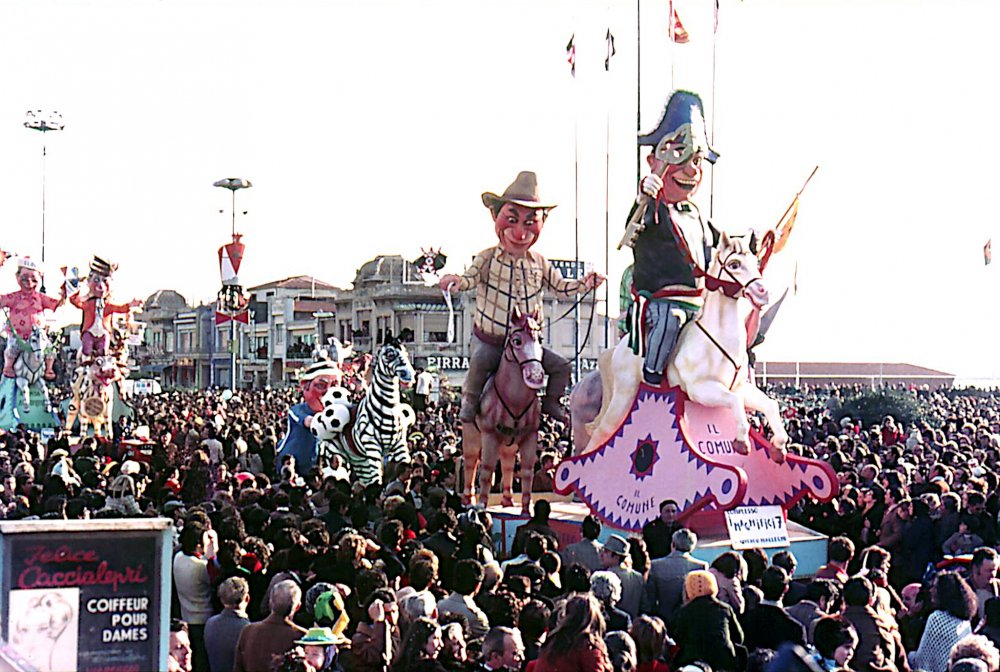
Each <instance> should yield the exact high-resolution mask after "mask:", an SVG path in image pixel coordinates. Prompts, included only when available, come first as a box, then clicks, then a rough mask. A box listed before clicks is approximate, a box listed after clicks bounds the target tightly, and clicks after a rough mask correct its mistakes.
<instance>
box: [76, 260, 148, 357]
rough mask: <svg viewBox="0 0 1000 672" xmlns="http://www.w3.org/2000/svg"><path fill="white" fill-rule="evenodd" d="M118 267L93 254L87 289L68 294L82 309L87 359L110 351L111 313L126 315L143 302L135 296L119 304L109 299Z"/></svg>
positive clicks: (81, 340) (83, 352)
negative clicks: (113, 277)
mask: <svg viewBox="0 0 1000 672" xmlns="http://www.w3.org/2000/svg"><path fill="white" fill-rule="evenodd" d="M117 269H118V265H117V264H112V263H109V262H107V261H104V260H103V259H101V258H100V257H94V260H93V261H91V262H90V274H89V275H88V276H87V292H86V294H85V295H84V296H81V294H83V292H79V291H78V292H76V293H75V294H73V295H72V296H70V297H69V302H70V303H72V304H73V305H74V306H76V307H77V308H79V309H80V310H82V311H83V323H82V324H81V326H80V342H81V344H82V346H81V348H80V351H81V353H82V354H83V356H84V357H86V358H88V359H89V358H91V357H96V356H99V355H106V354H108V345H109V343H110V340H111V331H112V325H111V316H112V315H114V314H116V313H118V314H124V315H127V314H128V312H129V311H130V310H131V309H132V308H140V307H142V301H139V300H138V299H134V300H132V301H131V302H129V303H124V304H116V303H111V302H110V301H108V296H109V295H110V294H111V287H110V281H111V275H112V273H114V272H115V271H116V270H117Z"/></svg>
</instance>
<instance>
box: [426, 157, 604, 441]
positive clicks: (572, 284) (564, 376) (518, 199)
mask: <svg viewBox="0 0 1000 672" xmlns="http://www.w3.org/2000/svg"><path fill="white" fill-rule="evenodd" d="M482 199H483V205H485V206H486V207H487V208H489V210H490V213H491V214H492V216H493V223H494V230H495V231H496V235H497V238H499V244H498V245H495V246H493V247H489V248H487V249H485V250H483V251H482V252H480V253H479V254H477V255H476V256H475V258H474V259H473V260H472V264H471V265H470V266H469V268H468V269H467V270H466V271H465V272H464V273H463V274H462V275H454V274H447V275H444V276H443V277H442V278H441V281H440V283H439V284H440V286H441V289H443V290H445V291H451V292H459V291H465V290H469V289H474V290H475V291H476V313H475V318H474V320H473V330H472V331H473V335H472V347H471V352H470V357H469V371H468V373H467V374H466V377H465V383H464V385H463V386H462V408H461V412H460V414H459V417H460V419H461V420H462V422H464V423H471V422H473V421H474V420H475V417H476V410H477V406H478V404H479V399H480V396H481V395H482V393H483V386H484V384H485V383H486V379H487V377H489V375H490V374H491V373H492V372H493V371H495V370H496V368H497V365H498V364H499V363H500V357H501V355H502V354H503V346H504V339H505V337H506V335H507V331H508V325H509V320H510V315H511V313H512V311H513V310H514V308H515V307H516V308H517V309H519V310H520V311H521V313H523V314H524V315H534V316H535V319H537V320H538V321H540V322H541V321H543V317H542V315H543V302H542V291H543V290H544V289H548V290H549V291H551V292H554V293H555V294H556V295H558V296H562V297H570V296H574V295H576V294H579V293H582V292H586V291H589V290H592V289H594V288H596V287H597V286H599V285H600V284H601V282H603V281H604V276H602V275H599V274H597V273H593V272H591V273H588V274H587V275H586V276H585V277H583V278H582V279H571V280H567V279H566V278H564V277H563V276H562V273H560V272H559V270H558V269H557V268H555V267H554V266H552V265H551V264H549V262H548V260H547V259H545V257H543V256H542V255H541V254H539V253H538V252H533V251H532V250H531V247H532V246H533V245H534V244H535V243H536V242H537V241H538V237H539V236H540V235H541V233H542V227H543V226H544V224H545V219H546V218H547V216H548V213H549V212H550V211H551V210H552V209H553V208H554V207H556V206H555V205H552V204H548V203H546V202H545V201H543V200H542V198H541V197H540V196H539V190H538V179H537V177H536V175H535V173H532V172H529V171H523V172H521V173H519V174H518V176H517V178H516V179H515V180H514V181H513V182H512V183H511V184H510V186H508V187H507V189H506V190H504V192H503V194H500V195H499V196H498V195H497V194H494V193H491V192H486V193H484V194H483V195H482ZM542 366H543V367H544V368H545V372H546V373H547V374H548V375H549V381H548V385H547V386H546V389H545V397H544V399H543V401H542V411H543V412H544V413H547V414H548V415H550V416H552V417H553V418H556V419H558V420H563V421H564V420H565V419H566V417H565V413H564V412H563V410H562V406H561V404H560V398H561V397H562V395H563V393H564V392H565V390H566V385H567V384H568V383H569V377H570V367H569V363H568V362H567V361H566V359H564V358H563V357H562V356H560V355H558V354H556V353H555V352H553V351H552V350H549V349H548V348H545V349H544V353H543V357H542Z"/></svg>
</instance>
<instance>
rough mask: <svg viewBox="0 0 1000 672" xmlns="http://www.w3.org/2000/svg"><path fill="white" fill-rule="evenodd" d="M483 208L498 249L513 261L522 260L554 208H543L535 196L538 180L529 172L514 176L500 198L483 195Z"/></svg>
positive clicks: (536, 239) (537, 196) (492, 194)
mask: <svg viewBox="0 0 1000 672" xmlns="http://www.w3.org/2000/svg"><path fill="white" fill-rule="evenodd" d="M483 204H484V205H485V206H486V207H487V208H489V209H490V212H491V213H493V224H494V229H495V230H496V234H497V238H499V239H500V247H502V248H503V250H504V251H505V252H507V253H508V254H510V255H513V256H515V257H523V256H525V255H526V254H527V253H528V250H529V249H530V248H531V246H532V245H534V244H535V243H536V242H537V241H538V236H539V235H541V233H542V227H543V225H544V224H545V218H546V217H547V216H548V214H549V211H550V210H552V208H554V207H556V206H554V205H546V204H544V202H543V201H542V199H541V197H540V196H539V195H538V177H537V176H536V175H535V174H534V173H533V172H531V171H527V170H525V171H522V172H520V173H518V175H517V178H516V179H515V180H514V181H513V182H512V183H511V185H510V186H509V187H507V188H506V189H505V190H504V192H503V194H501V195H499V196H498V195H496V194H494V193H491V192H486V193H484V194H483Z"/></svg>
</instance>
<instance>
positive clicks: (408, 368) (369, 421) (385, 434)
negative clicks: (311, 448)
mask: <svg viewBox="0 0 1000 672" xmlns="http://www.w3.org/2000/svg"><path fill="white" fill-rule="evenodd" d="M372 371H373V373H372V382H371V385H369V386H368V389H367V391H366V392H365V395H364V396H363V397H362V398H361V401H360V402H359V403H358V405H357V406H356V407H354V408H351V407H350V406H348V404H347V400H346V396H347V395H346V393H345V391H343V390H342V388H336V389H331V390H330V391H329V392H327V394H326V396H324V398H323V403H324V408H323V410H322V411H321V412H320V413H317V414H316V416H315V417H314V419H313V421H312V424H311V425H310V431H312V433H313V435H314V436H315V437H316V438H317V439H318V442H317V456H318V457H320V458H321V461H324V460H323V459H322V458H324V457H326V456H328V455H330V454H336V455H339V456H340V457H342V458H343V459H344V460H345V461H346V462H347V463H348V464H349V465H350V467H351V473H352V474H353V476H354V477H355V478H357V479H358V480H359V481H361V483H364V484H365V485H370V484H372V483H377V482H381V480H382V465H383V462H409V461H410V451H409V448H408V447H407V445H406V430H407V429H408V428H409V427H410V426H411V425H412V424H413V421H414V419H415V414H414V413H413V409H412V408H411V407H410V405H409V404H404V403H402V402H401V401H400V397H399V383H400V381H402V382H404V383H407V384H409V383H412V382H413V380H414V372H413V366H412V365H411V364H410V357H409V355H408V354H407V352H406V348H405V347H404V346H403V344H402V343H400V342H399V340H398V339H395V338H393V337H392V335H391V334H390V335H388V336H387V337H386V340H385V343H383V345H382V347H381V348H379V351H378V354H377V355H376V356H375V362H374V364H373V365H372Z"/></svg>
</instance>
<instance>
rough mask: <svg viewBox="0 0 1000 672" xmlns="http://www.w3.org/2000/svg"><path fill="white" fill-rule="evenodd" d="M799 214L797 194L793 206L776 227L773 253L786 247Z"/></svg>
mask: <svg viewBox="0 0 1000 672" xmlns="http://www.w3.org/2000/svg"><path fill="white" fill-rule="evenodd" d="M798 216H799V198H798V196H796V197H795V200H794V201H793V202H792V207H790V208H788V212H786V213H785V216H784V217H783V218H782V220H781V221H780V222H778V226H776V227H775V229H774V233H775V239H774V249H773V251H772V253H773V254H777V253H778V252H781V250H782V249H783V248H784V247H785V244H786V243H787V242H788V236H789V235H791V233H792V227H793V226H795V218H796V217H798Z"/></svg>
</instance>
